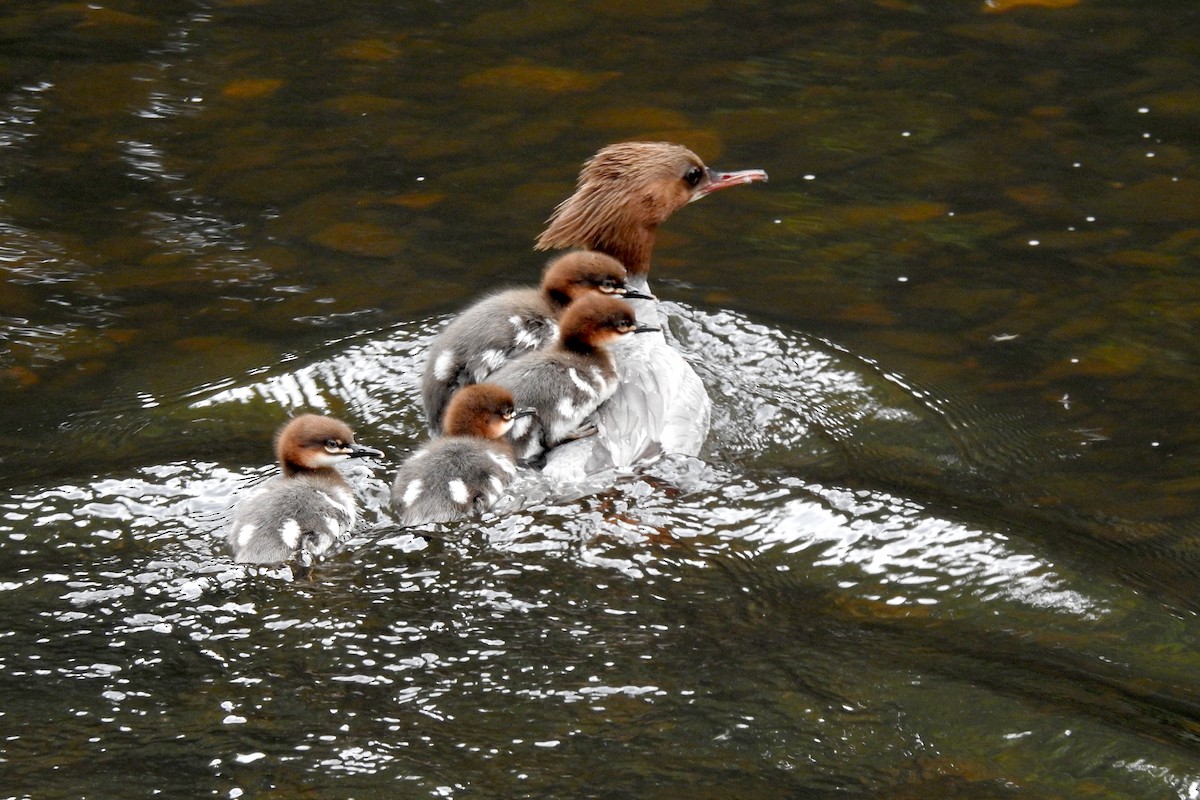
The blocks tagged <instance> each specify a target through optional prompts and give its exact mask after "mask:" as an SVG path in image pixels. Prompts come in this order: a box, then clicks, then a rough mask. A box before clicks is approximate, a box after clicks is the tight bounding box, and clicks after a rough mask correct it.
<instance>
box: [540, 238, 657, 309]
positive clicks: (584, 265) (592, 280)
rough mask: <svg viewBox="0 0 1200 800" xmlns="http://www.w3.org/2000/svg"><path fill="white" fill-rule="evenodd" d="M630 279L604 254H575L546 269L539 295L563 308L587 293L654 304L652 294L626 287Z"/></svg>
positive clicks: (617, 264) (619, 265)
mask: <svg viewBox="0 0 1200 800" xmlns="http://www.w3.org/2000/svg"><path fill="white" fill-rule="evenodd" d="M628 277H629V275H628V273H626V271H625V267H624V266H623V265H622V264H621V262H620V261H617V260H616V259H615V258H613V257H612V256H606V255H604V253H597V252H594V251H589V250H575V251H574V252H570V253H567V254H566V255H563V256H559V257H558V258H556V259H554V260H553V261H551V262H550V263H549V264H548V265H546V273H545V275H544V276H543V277H542V291H543V292H545V293H546V295H547V296H548V297H549V298H550V302H552V303H554V304H555V305H556V306H558V307H559V308H565V307H566V306H568V305H570V304H571V302H572V301H574V300H577V299H578V298H580V297H582V296H583V295H584V294H587V293H588V292H601V293H603V294H617V295H621V296H622V297H628V298H631V299H638V300H656V299H657V298H656V297H655V296H654V295H652V294H647V293H645V292H639V291H637V290H635V289H632V288H630V287H629V285H628V284H627V283H626V282H625V280H626V279H627V278H628Z"/></svg>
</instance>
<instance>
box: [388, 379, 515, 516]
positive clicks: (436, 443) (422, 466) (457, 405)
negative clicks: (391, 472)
mask: <svg viewBox="0 0 1200 800" xmlns="http://www.w3.org/2000/svg"><path fill="white" fill-rule="evenodd" d="M534 413H535V412H534V409H532V408H517V407H516V405H515V403H514V401H513V396H512V393H511V392H509V391H508V390H507V389H504V388H502V387H500V386H496V385H494V384H490V383H477V384H472V385H470V386H465V387H463V388H462V389H459V390H458V391H457V392H455V393H454V397H453V398H451V400H450V404H449V405H448V406H447V407H446V415H445V419H444V423H445V425H444V429H445V434H444V435H443V436H441V437H439V438H435V439H433V440H431V441H430V442H429V443H428V444H427V445H426V446H425V447H423V448H421V449H420V450H418V451H417V452H416V453H413V455H412V456H411V457H410V458H409V459H408V460H407V461H405V462H404V464H403V466H401V467H400V471H399V473H397V475H396V480H395V481H394V482H393V484H392V500H391V504H392V510H393V511H395V512H396V514H397V516H399V518H400V524H401V525H423V524H425V523H429V522H453V521H455V520H459V519H464V518H466V517H469V516H471V515H477V514H480V513H482V512H483V511H486V510H487V509H488V508H490V507H491V506H492V505H493V504H494V503H495V502H496V500H497V499H499V497H500V495H501V494H502V493H503V492H504V487H505V486H507V485H508V484H509V483H510V482H511V481H512V479H513V477H514V476H515V475H516V472H517V467H516V462H515V461H514V458H513V448H512V444H511V443H509V441H508V440H507V439H505V438H504V435H505V434H506V433H508V431H509V429H511V428H512V427H513V423H514V422H516V421H518V420H521V419H523V418H525V417H529V416H532V415H533V414H534Z"/></svg>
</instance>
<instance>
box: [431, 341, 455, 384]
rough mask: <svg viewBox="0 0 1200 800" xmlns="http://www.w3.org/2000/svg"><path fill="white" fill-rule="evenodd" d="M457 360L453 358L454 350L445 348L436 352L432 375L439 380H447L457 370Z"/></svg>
mask: <svg viewBox="0 0 1200 800" xmlns="http://www.w3.org/2000/svg"><path fill="white" fill-rule="evenodd" d="M457 367H458V362H457V361H456V360H455V356H454V351H453V350H452V349H450V348H446V349H445V350H443V351H442V352H440V353H438V356H437V358H436V359H434V361H433V377H435V378H437V379H438V380H439V381H448V380H450V379H451V378H452V377H454V373H455V372H457V371H458V370H457Z"/></svg>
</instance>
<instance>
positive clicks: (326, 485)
mask: <svg viewBox="0 0 1200 800" xmlns="http://www.w3.org/2000/svg"><path fill="white" fill-rule="evenodd" d="M275 455H276V458H277V459H278V461H279V468H280V470H281V471H282V474H280V475H276V476H275V477H273V478H271V479H270V480H269V481H267V482H266V483H264V484H263V485H262V487H261V488H260V489H259V490H258V491H257V492H256V493H255V494H253V495H251V496H250V497H248V498H246V500H245V501H244V502H243V503H242V504H241V505H240V506H238V509H237V513H236V514H235V516H234V519H233V526H232V527H231V528H230V530H229V535H228V536H227V537H226V540H225V541H226V543H227V544H228V545H229V549H230V550H231V551H233V559H234V561H237V562H238V563H241V564H272V563H277V562H283V561H290V560H292V559H293V558H295V559H297V561H298V562H299V563H300V564H301V565H302V566H305V567H307V566H311V564H312V562H313V560H314V559H316V558H317V557H319V556H321V555H323V554H324V553H325V552H326V551H327V550H329V548H330V547H332V546H333V545H335V544H337V543H339V542H341V541H343V540H345V539H346V538H347V537H348V536H349V535H350V531H351V529H352V528H353V527H354V522H355V520H356V519H357V517H358V507H357V504H356V502H355V500H354V491H353V490H352V489H351V488H350V484H349V483H347V482H346V479H345V478H344V477H342V473H340V472H338V471H337V469H336V468H335V467H334V464H337V463H338V462H341V461H345V460H346V459H349V458H365V457H368V456H370V457H374V458H378V457H380V456H382V455H383V453H382V452H380V451H379V450H376V449H375V448H373V447H365V446H363V445H360V444H356V443H355V441H354V434H353V433H352V432H351V430H350V428H349V426H347V425H346V423H344V422H342V421H341V420H337V419H333V418H332V417H322V416H319V415H317V414H302V415H300V416H298V417H296V418H295V419H293V420H291V421H290V422H288V423H287V424H285V425H283V426H282V427H281V428H280V429H279V432H278V433H277V434H276V435H275Z"/></svg>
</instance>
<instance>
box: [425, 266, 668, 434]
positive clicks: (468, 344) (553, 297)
mask: <svg viewBox="0 0 1200 800" xmlns="http://www.w3.org/2000/svg"><path fill="white" fill-rule="evenodd" d="M626 277H627V276H626V273H625V267H623V266H621V262H619V261H617V260H616V259H615V258H612V257H611V256H606V255H604V254H603V253H596V252H583V251H576V252H571V253H567V254H565V255H563V256H560V257H559V258H556V259H554V260H552V261H551V262H550V263H549V264H548V265H547V267H546V271H545V274H544V276H543V277H542V282H541V286H540V287H539V288H536V289H534V288H519V289H508V290H505V291H501V292H498V293H496V294H493V295H490V296H488V297H485V298H484V299H482V300H480V301H479V302H477V303H475V304H474V305H472V306H471V307H469V308H468V309H467V310H466V311H464V312H462V313H461V314H460V315H458V316H457V317H456V318H455V319H454V320H452V321H451V323H450V324H449V325H448V326H447V327H446V329H445V330H443V331H442V332H441V333H440V334H439V335H438V337H437V338H436V339H435V340H434V342H433V345H432V346H431V347H430V350H429V358H428V359H427V360H426V362H425V368H424V372H423V374H422V376H421V402H422V405H423V406H424V410H425V419H426V421H427V423H428V425H429V430H430V432H431V433H434V434H436V433H439V432H441V430H442V415H443V414H444V413H445V410H446V404H447V403H449V402H450V398H451V396H453V394H454V392H455V391H457V390H458V389H460V388H461V387H463V386H467V385H469V384H472V383H481V382H483V381H485V380H487V379H488V376H489V375H491V374H492V373H493V372H495V371H496V370H498V369H499V368H500V367H502V366H504V365H505V364H507V363H508V362H509V361H511V360H512V359H514V358H516V357H517V356H519V355H521V354H522V353H525V352H528V351H530V350H539V349H541V348H543V347H546V346H548V345H550V344H551V343H553V342H554V339H555V337H556V336H557V335H558V322H557V320H558V318H559V316H561V315H562V312H563V310H564V309H566V308H567V307H568V306H569V305H570V304H571V302H572V301H574V300H575V299H577V298H579V297H580V296H582V295H584V294H588V293H591V292H600V293H603V294H614V295H622V296H624V297H635V298H642V299H653V295H651V294H649V293H646V292H639V291H636V290H634V289H631V288H629V286H628V285H626V283H625V280H626Z"/></svg>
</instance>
